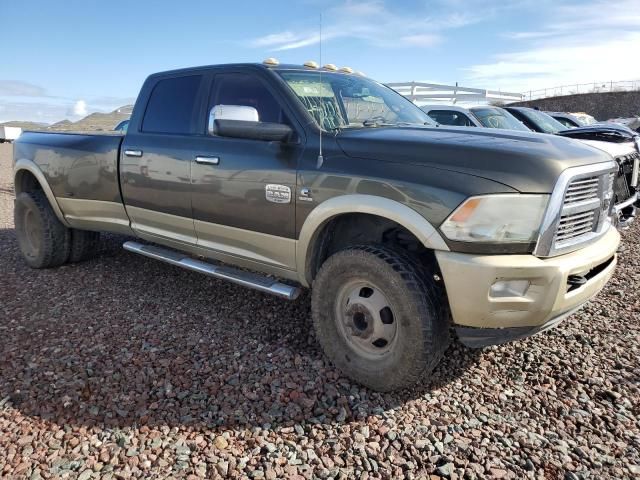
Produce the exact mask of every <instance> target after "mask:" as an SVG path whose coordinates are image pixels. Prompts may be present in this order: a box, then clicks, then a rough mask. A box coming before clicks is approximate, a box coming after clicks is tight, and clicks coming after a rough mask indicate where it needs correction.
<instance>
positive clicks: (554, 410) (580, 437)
mask: <svg viewBox="0 0 640 480" xmlns="http://www.w3.org/2000/svg"><path fill="white" fill-rule="evenodd" d="M10 179H11V165H10V146H8V145H0V269H1V272H0V314H2V321H1V322H0V434H1V435H0V477H3V478H32V479H36V478H40V477H42V478H81V479H83V480H87V479H89V478H105V479H108V478H149V477H156V478H157V477H162V478H164V477H168V476H171V477H174V478H183V477H187V478H201V477H206V478H220V477H229V478H254V479H260V478H266V479H274V478H297V479H302V478H329V477H332V478H362V479H364V478H440V477H448V478H452V479H456V478H457V479H461V478H467V479H473V478H518V479H520V478H536V479H537V478H546V479H550V478H564V479H576V478H578V479H580V478H593V479H601V478H616V479H619V478H640V420H639V417H640V416H639V414H640V360H639V358H640V357H639V354H640V349H639V347H638V343H639V341H640V295H638V289H639V288H640V255H639V254H638V252H639V251H640V250H639V244H640V223H637V224H636V225H635V226H634V227H633V228H632V229H630V230H628V231H626V232H624V235H623V236H624V244H623V246H622V249H621V262H620V265H619V267H618V270H617V274H616V276H615V277H614V279H613V280H612V281H611V283H610V284H609V285H608V286H607V287H606V289H605V290H604V291H603V292H602V293H601V294H600V295H599V296H598V298H597V299H596V300H594V301H593V302H591V303H590V304H589V305H588V306H586V308H584V309H583V310H582V311H581V312H580V313H578V314H576V315H573V316H572V317H571V318H570V319H568V320H566V321H565V322H564V323H563V324H562V325H561V326H559V327H558V328H556V329H555V330H552V331H550V332H547V333H545V334H542V335H539V336H536V337H534V338H532V339H528V340H525V341H519V342H516V343H513V344H510V345H507V346H501V347H493V348H489V349H486V350H483V351H473V350H469V349H466V348H464V347H462V346H460V345H458V344H454V345H452V346H451V347H450V349H449V350H448V351H447V354H446V358H445V360H444V361H443V362H442V363H441V365H440V366H439V367H438V368H437V370H436V372H435V375H434V378H433V380H432V381H431V382H430V383H426V384H424V385H420V386H419V387H417V388H415V389H413V390H410V391H403V392H399V393H394V394H378V393H375V392H371V391H369V390H367V389H365V388H362V387H360V386H358V385H355V384H353V383H351V382H350V381H348V380H347V379H345V378H343V377H342V376H341V375H340V373H339V372H337V371H336V370H335V369H334V368H332V367H331V365H329V364H328V363H327V361H325V359H324V358H323V356H322V354H321V352H320V351H319V349H318V347H317V345H316V342H315V339H314V338H313V333H312V329H311V321H310V313H309V311H310V308H309V296H308V295H304V296H303V297H302V298H300V299H299V300H297V301H296V302H291V303H287V302H285V301H281V300H278V299H275V298H272V297H269V296H267V295H263V294H260V293H256V292H253V291H249V290H244V289H242V288H240V287H236V286H233V285H230V284H227V283H224V282H220V281H216V280H213V279H209V278H205V277H203V276H198V275H197V274H195V273H190V272H186V271H182V270H179V269H177V268H173V267H170V266H167V265H163V264H160V263H157V262H154V261H152V260H148V259H144V258H142V257H138V256H135V255H133V254H131V253H127V252H124V251H123V250H122V249H121V243H122V241H123V238H122V237H118V236H104V237H103V241H102V245H101V252H100V255H99V256H98V257H97V258H96V259H94V260H91V261H89V262H86V263H83V264H79V265H73V266H65V267H62V268H59V269H55V270H45V271H34V270H30V269H29V268H27V267H26V266H25V264H24V263H23V262H22V260H21V258H20V254H19V252H18V248H17V246H16V241H15V234H14V230H13V219H12V205H13V192H12V186H11V180H10Z"/></svg>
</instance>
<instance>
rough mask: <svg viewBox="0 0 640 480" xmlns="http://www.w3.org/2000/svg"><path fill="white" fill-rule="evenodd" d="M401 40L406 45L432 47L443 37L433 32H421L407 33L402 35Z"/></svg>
mask: <svg viewBox="0 0 640 480" xmlns="http://www.w3.org/2000/svg"><path fill="white" fill-rule="evenodd" d="M400 41H401V42H402V43H404V44H405V45H413V46H416V47H432V46H433V45H436V44H438V43H440V41H442V37H440V36H439V35H435V34H433V33H419V34H416V35H405V36H404V37H400Z"/></svg>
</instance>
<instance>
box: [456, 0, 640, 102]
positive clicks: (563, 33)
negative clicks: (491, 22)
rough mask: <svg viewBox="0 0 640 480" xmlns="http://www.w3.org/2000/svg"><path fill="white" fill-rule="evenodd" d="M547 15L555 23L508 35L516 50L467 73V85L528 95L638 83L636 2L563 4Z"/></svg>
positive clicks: (639, 19) (639, 34)
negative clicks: (612, 83) (621, 82)
mask: <svg viewBox="0 0 640 480" xmlns="http://www.w3.org/2000/svg"><path fill="white" fill-rule="evenodd" d="M546 10H547V11H546V14H547V15H546V16H547V17H548V18H550V19H553V20H551V21H550V22H549V23H548V24H546V25H544V26H543V28H540V29H539V30H537V31H522V32H510V33H508V34H506V35H505V37H507V38H509V39H510V40H512V41H511V42H509V45H512V46H515V47H514V49H513V50H511V51H503V52H498V53H496V54H494V55H493V56H492V57H491V59H490V61H489V62H485V63H478V64H475V65H472V66H470V67H469V68H467V69H466V74H467V75H466V76H467V79H466V82H467V83H473V84H476V85H482V86H484V87H487V88H502V89H506V90H510V91H520V92H528V91H529V90H536V89H540V88H548V87H555V86H561V85H576V84H580V83H589V82H601V81H611V80H613V81H615V80H637V79H640V62H638V61H637V60H636V58H637V56H638V52H640V10H639V9H638V0H618V1H617V2H604V1H602V0H596V1H592V2H591V3H588V2H581V3H580V4H579V5H577V4H570V5H568V4H565V3H563V4H560V5H555V4H554V5H552V6H550V7H548V8H546ZM566 90H567V91H570V90H569V88H567V89H566ZM574 90H575V89H574Z"/></svg>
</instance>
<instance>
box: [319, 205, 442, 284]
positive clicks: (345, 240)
mask: <svg viewBox="0 0 640 480" xmlns="http://www.w3.org/2000/svg"><path fill="white" fill-rule="evenodd" d="M362 244H381V245H385V246H387V247H389V248H392V249H394V250H399V251H404V252H408V253H410V254H412V255H413V256H414V257H416V258H418V259H419V260H420V262H421V263H423V264H424V265H425V266H428V267H429V268H430V270H431V271H435V267H436V266H437V262H436V258H435V254H434V253H433V250H430V249H428V248H427V247H425V246H424V244H423V243H422V242H421V241H420V240H419V239H418V238H417V237H416V236H415V235H414V234H413V233H411V232H410V231H409V230H408V229H407V228H405V227H403V226H402V225H400V224H399V223H397V222H394V221H393V220H389V219H388V218H384V217H380V216H377V215H372V214H366V213H345V214H341V215H338V216H336V217H333V218H331V219H330V220H328V221H327V222H326V223H325V224H324V225H323V226H322V227H321V230H320V231H319V232H318V233H317V234H316V236H315V240H314V241H313V243H312V248H311V249H310V254H309V256H308V259H307V260H308V261H307V265H308V267H307V269H308V270H307V274H308V275H307V278H310V279H311V280H313V279H314V278H315V277H316V275H317V273H318V271H319V270H320V267H321V266H322V264H323V263H324V261H325V260H326V259H327V258H329V257H330V256H331V255H333V254H334V253H336V252H338V251H340V250H343V249H345V248H346V247H348V246H353V245H362Z"/></svg>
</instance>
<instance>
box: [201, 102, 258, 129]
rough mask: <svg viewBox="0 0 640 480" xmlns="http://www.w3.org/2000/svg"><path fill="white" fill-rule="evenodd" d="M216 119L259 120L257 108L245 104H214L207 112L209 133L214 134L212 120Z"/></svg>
mask: <svg viewBox="0 0 640 480" xmlns="http://www.w3.org/2000/svg"><path fill="white" fill-rule="evenodd" d="M216 120H242V121H245V122H259V121H260V117H259V116H258V110H256V109H255V108H253V107H248V106H246V105H216V106H215V107H213V108H212V109H211V111H210V112H209V124H208V127H207V129H208V131H209V135H216V133H215V131H214V127H215V125H214V122H215V121H216Z"/></svg>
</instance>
